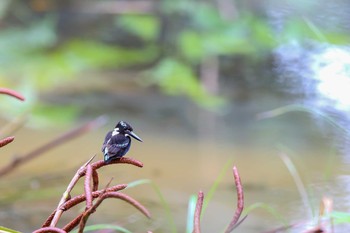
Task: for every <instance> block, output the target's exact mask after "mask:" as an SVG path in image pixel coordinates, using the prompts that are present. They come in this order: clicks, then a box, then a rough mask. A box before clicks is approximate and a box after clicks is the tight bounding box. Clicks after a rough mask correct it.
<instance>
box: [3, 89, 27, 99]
mask: <svg viewBox="0 0 350 233" xmlns="http://www.w3.org/2000/svg"><path fill="white" fill-rule="evenodd" d="M0 94H6V95H9V96H12V97H15V98H17V99H19V100H21V101H24V100H25V98H24V96H23V95H21V94H20V93H18V92H16V91H14V90H11V89H8V88H0Z"/></svg>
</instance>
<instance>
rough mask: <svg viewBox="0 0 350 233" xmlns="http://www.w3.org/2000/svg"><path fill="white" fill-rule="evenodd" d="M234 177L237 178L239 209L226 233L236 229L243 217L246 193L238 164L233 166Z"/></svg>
mask: <svg viewBox="0 0 350 233" xmlns="http://www.w3.org/2000/svg"><path fill="white" fill-rule="evenodd" d="M232 170H233V177H234V179H235V185H236V191H237V209H236V211H235V214H234V215H233V218H232V220H231V222H230V224H229V225H228V227H227V228H226V230H225V233H229V232H231V231H233V229H235V227H236V224H237V222H238V220H239V218H240V217H241V214H242V211H243V208H244V193H243V186H242V182H241V178H240V176H239V173H238V170H237V168H236V166H233V169H232Z"/></svg>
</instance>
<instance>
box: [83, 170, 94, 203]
mask: <svg viewBox="0 0 350 233" xmlns="http://www.w3.org/2000/svg"><path fill="white" fill-rule="evenodd" d="M91 179H92V167H91V164H88V165H87V167H86V175H85V182H84V190H85V197H86V207H85V209H89V208H91V206H92V191H91Z"/></svg>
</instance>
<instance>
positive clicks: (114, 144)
mask: <svg viewBox="0 0 350 233" xmlns="http://www.w3.org/2000/svg"><path fill="white" fill-rule="evenodd" d="M130 136H131V137H133V138H135V139H136V140H138V141H140V142H142V139H141V138H140V137H139V136H137V135H136V134H135V133H134V132H133V129H132V127H131V126H130V125H129V124H128V123H126V122H125V121H119V122H118V124H117V125H116V126H115V128H114V129H113V130H112V131H109V132H108V133H107V135H106V137H105V141H104V142H103V145H102V152H103V154H104V157H103V158H104V161H105V162H106V163H109V162H110V161H112V160H114V159H117V158H120V157H123V156H124V155H125V154H126V153H127V152H128V151H129V149H130V145H131V138H130Z"/></svg>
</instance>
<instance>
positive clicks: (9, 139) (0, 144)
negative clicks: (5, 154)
mask: <svg viewBox="0 0 350 233" xmlns="http://www.w3.org/2000/svg"><path fill="white" fill-rule="evenodd" d="M14 139H15V137H7V138H4V139H2V140H0V147H3V146H6V145H7V144H9V143H11V142H12V141H13V140H14Z"/></svg>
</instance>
